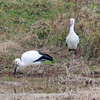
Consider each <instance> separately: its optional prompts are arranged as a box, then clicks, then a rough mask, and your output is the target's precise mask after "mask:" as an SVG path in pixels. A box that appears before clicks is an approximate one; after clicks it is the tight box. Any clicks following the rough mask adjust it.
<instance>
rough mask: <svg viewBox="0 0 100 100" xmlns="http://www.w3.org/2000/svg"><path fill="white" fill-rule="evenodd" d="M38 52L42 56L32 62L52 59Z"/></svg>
mask: <svg viewBox="0 0 100 100" xmlns="http://www.w3.org/2000/svg"><path fill="white" fill-rule="evenodd" d="M39 54H40V55H42V56H41V57H40V58H39V59H37V60H35V61H34V62H37V61H45V60H50V61H53V58H52V57H51V56H50V55H48V54H44V53H41V52H39Z"/></svg>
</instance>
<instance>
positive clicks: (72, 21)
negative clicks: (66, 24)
mask: <svg viewBox="0 0 100 100" xmlns="http://www.w3.org/2000/svg"><path fill="white" fill-rule="evenodd" d="M74 23H75V19H74V18H71V19H70V27H71V26H72V25H73V24H74Z"/></svg>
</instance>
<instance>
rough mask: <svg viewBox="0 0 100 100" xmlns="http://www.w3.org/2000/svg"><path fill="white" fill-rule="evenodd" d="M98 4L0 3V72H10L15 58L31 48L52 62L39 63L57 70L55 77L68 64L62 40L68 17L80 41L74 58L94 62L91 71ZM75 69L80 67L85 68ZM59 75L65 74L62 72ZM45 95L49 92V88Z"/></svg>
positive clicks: (71, 0)
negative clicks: (48, 55)
mask: <svg viewBox="0 0 100 100" xmlns="http://www.w3.org/2000/svg"><path fill="white" fill-rule="evenodd" d="M99 5H100V3H99V1H98V0H97V1H96V2H95V1H93V0H90V1H86V0H77V2H76V1H75V0H51V1H50V0H42V1H41V0H1V1H0V65H1V68H0V71H1V72H5V73H6V72H9V71H10V69H11V70H13V65H14V64H13V63H14V62H13V61H14V59H15V58H17V57H19V58H20V56H21V54H22V53H23V52H24V51H27V50H33V49H35V50H39V51H43V52H46V53H48V54H50V55H51V56H52V57H53V59H54V63H52V62H49V61H46V62H43V63H42V64H45V65H46V66H47V68H49V70H50V69H52V66H53V67H54V68H55V69H57V70H54V72H55V74H59V73H60V72H61V70H62V68H63V67H64V68H65V67H68V66H67V65H68V64H69V62H70V60H69V58H70V57H69V56H68V51H67V47H66V45H65V39H66V36H67V35H68V32H69V30H68V29H69V19H70V18H72V17H74V18H75V21H76V22H75V32H76V33H77V34H78V35H79V38H80V43H79V46H78V50H77V58H78V59H79V60H81V58H80V57H83V58H84V60H86V61H87V63H88V62H89V61H93V62H95V63H94V65H89V66H90V70H91V71H92V70H94V69H95V68H96V67H95V68H94V66H96V65H97V64H98V63H99V62H100V56H99V55H100V45H99V42H100V28H99V26H100V21H99V20H100V11H99V8H100V7H99ZM84 60H82V61H84ZM82 61H81V62H82ZM76 63H78V62H77V61H76ZM77 66H78V67H80V66H81V67H83V68H84V66H85V65H84V64H83V65H81V64H80V65H79V64H77ZM86 68H87V67H86ZM82 72H85V69H82V68H80V69H78V70H76V71H75V74H80V73H82ZM86 72H87V70H86ZM61 73H66V70H64V71H62V72H61ZM56 79H57V78H55V80H56ZM57 81H58V87H60V86H59V83H60V82H59V80H57ZM52 82H54V80H52ZM58 87H57V88H58ZM57 88H56V89H57ZM67 89H68V88H67ZM56 91H57V92H59V91H61V92H63V86H62V90H61V88H59V89H57V90H56ZM48 92H52V89H51V90H50V91H48Z"/></svg>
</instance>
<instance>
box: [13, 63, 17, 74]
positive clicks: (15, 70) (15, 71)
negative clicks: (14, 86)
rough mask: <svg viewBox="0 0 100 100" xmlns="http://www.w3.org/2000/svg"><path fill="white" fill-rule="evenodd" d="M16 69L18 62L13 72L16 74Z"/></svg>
mask: <svg viewBox="0 0 100 100" xmlns="http://www.w3.org/2000/svg"><path fill="white" fill-rule="evenodd" d="M16 69H17V64H15V69H14V73H13V74H16Z"/></svg>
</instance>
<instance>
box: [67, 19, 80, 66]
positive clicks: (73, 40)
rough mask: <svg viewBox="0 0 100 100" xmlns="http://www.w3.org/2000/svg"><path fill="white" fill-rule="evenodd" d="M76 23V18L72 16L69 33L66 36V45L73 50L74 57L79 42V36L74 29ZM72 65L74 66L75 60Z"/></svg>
mask: <svg viewBox="0 0 100 100" xmlns="http://www.w3.org/2000/svg"><path fill="white" fill-rule="evenodd" d="M74 24H75V19H74V18H71V19H70V27H69V34H68V36H67V37H66V45H67V46H68V50H69V51H71V50H72V51H73V57H72V58H74V53H75V51H76V49H77V46H78V44H79V37H78V35H77V34H76V33H75V31H74ZM72 66H73V61H72Z"/></svg>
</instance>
